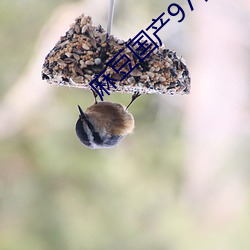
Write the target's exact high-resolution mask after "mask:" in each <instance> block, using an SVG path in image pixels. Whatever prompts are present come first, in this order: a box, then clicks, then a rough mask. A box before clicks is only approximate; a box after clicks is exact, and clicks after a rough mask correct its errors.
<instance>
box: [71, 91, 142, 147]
mask: <svg viewBox="0 0 250 250" xmlns="http://www.w3.org/2000/svg"><path fill="white" fill-rule="evenodd" d="M92 92H93V94H94V98H95V102H94V104H93V105H91V106H90V107H88V108H87V109H86V110H85V112H84V111H83V110H82V108H81V107H80V105H78V110H79V118H78V120H77V122H76V126H75V130H76V135H77V136H78V138H79V140H80V142H81V143H82V144H83V145H84V146H86V147H88V148H91V149H100V148H112V147H115V146H117V145H119V143H120V142H121V141H122V139H123V138H124V137H126V136H127V135H129V134H131V133H132V132H133V130H134V127H135V121H134V117H133V115H132V114H131V113H130V112H128V108H129V107H130V105H131V104H132V103H133V102H134V101H135V99H137V98H138V97H139V96H140V94H139V93H138V92H136V93H134V94H133V96H132V100H131V102H130V103H129V104H128V105H127V107H125V106H123V105H122V104H119V103H113V102H108V101H101V102H97V100H96V97H97V94H96V93H95V92H94V91H92Z"/></svg>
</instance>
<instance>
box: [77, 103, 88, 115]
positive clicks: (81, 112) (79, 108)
mask: <svg viewBox="0 0 250 250" xmlns="http://www.w3.org/2000/svg"><path fill="white" fill-rule="evenodd" d="M77 106H78V110H79V113H80V118H86V116H85V114H84V112H83V111H82V108H81V107H80V106H79V105H77Z"/></svg>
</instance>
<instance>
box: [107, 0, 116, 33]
mask: <svg viewBox="0 0 250 250" xmlns="http://www.w3.org/2000/svg"><path fill="white" fill-rule="evenodd" d="M114 10H115V0H110V4H109V13H108V25H107V33H108V34H111V30H112V23H113V16H114Z"/></svg>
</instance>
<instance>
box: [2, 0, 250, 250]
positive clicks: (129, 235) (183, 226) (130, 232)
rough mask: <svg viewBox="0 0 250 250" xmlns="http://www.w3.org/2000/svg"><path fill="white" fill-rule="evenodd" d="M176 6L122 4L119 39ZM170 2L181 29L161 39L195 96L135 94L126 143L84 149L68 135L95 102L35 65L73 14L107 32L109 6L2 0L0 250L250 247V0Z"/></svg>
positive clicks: (142, 0) (139, 0)
mask: <svg viewBox="0 0 250 250" xmlns="http://www.w3.org/2000/svg"><path fill="white" fill-rule="evenodd" d="M171 3H173V2H172V1H169V0H157V1H154V0H136V1H135V0H126V1H122V0H117V1H116V8H115V16H114V25H113V34H114V35H116V36H117V37H119V38H121V39H125V40H126V39H128V38H132V37H134V36H135V35H136V34H137V33H138V32H139V31H140V30H141V29H145V28H146V27H148V25H149V24H150V23H151V19H152V18H156V17H158V16H159V15H160V14H161V13H162V12H166V13H167V8H168V6H169V4H171ZM176 3H178V4H179V5H180V6H181V7H182V8H183V9H184V11H185V14H186V17H185V19H184V21H183V22H181V23H178V22H177V20H178V17H176V18H175V17H172V18H171V22H169V23H168V24H167V25H166V26H165V27H164V28H163V29H162V30H161V33H160V34H159V36H160V38H161V39H162V41H163V42H164V44H165V47H167V48H169V49H171V50H176V51H177V54H179V55H180V54H181V55H182V56H183V57H184V59H185V61H186V63H187V65H188V67H189V70H190V74H191V78H192V88H191V94H190V95H187V96H160V95H156V94H155V95H147V96H143V97H140V98H139V99H138V100H137V101H136V102H135V104H134V105H133V106H132V107H131V109H130V112H131V113H132V114H133V115H134V117H135V120H136V129H135V132H134V134H133V135H130V136H128V137H127V138H126V139H124V140H123V141H122V143H121V144H120V145H119V146H118V147H116V148H114V149H105V150H90V149H87V148H85V147H83V146H82V145H81V144H80V142H79V141H78V139H77V137H76V135H75V131H74V126H75V122H76V120H77V118H78V111H77V104H80V105H81V106H82V107H83V108H86V107H87V106H89V105H91V104H92V103H93V98H92V94H91V93H90V92H88V91H83V90H80V89H73V88H67V87H58V86H52V85H49V84H47V83H46V82H45V81H42V80H41V68H42V64H43V60H44V58H45V56H46V55H47V54H48V52H49V51H50V49H52V48H53V46H54V45H55V43H56V42H57V40H58V39H59V37H60V36H61V35H64V34H65V32H66V31H67V30H68V28H69V25H70V24H71V23H73V22H74V19H75V18H76V17H77V16H78V15H80V14H81V13H85V14H87V15H90V16H92V18H93V21H94V24H96V25H99V24H101V25H102V26H103V27H104V28H106V23H107V13H108V5H109V1H108V0H84V1H72V0H71V1H70V0H53V1H51V0H44V1H40V0H18V1H17V0H16V1H15V0H12V1H9V0H1V2H0V55H1V59H0V249H1V250H33V249H36V250H51V249H53V250H57V249H58V250H59V249H60V250H110V249H119V250H127V249H129V250H133V249H134V250H147V249H148V250H152V249H154V250H189V249H190V250H191V249H192V250H200V249H202V250H210V249H213V250H217V249H218V250H235V249H240V250H249V249H250V213H249V211H250V182H249V179H250V89H249V81H250V73H249V72H250V71H249V68H250V2H249V0H239V1H236V2H235V1H233V0H219V1H212V0H209V1H208V2H205V0H192V4H193V7H194V11H191V10H190V8H189V5H188V1H187V0H179V1H176ZM130 98H131V96H130V95H127V94H111V95H110V96H106V100H108V101H113V102H119V103H122V104H124V105H126V104H127V103H128V102H129V101H130Z"/></svg>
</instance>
